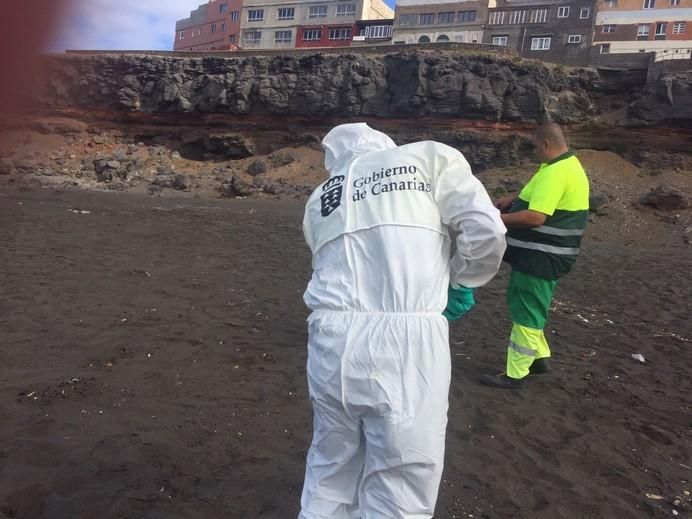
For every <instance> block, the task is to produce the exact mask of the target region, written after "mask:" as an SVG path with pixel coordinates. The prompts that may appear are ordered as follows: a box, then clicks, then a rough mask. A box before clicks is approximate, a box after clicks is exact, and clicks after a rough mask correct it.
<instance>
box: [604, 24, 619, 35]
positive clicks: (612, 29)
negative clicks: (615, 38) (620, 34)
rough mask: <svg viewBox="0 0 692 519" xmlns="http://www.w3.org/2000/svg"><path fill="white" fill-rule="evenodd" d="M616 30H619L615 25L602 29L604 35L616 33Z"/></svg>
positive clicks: (605, 26)
mask: <svg viewBox="0 0 692 519" xmlns="http://www.w3.org/2000/svg"><path fill="white" fill-rule="evenodd" d="M615 29H617V25H614V24H606V25H604V26H603V27H602V29H601V30H602V31H603V32H604V33H609V32H615Z"/></svg>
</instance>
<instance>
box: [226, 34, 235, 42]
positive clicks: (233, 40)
mask: <svg viewBox="0 0 692 519" xmlns="http://www.w3.org/2000/svg"><path fill="white" fill-rule="evenodd" d="M228 41H229V42H230V43H235V34H229V35H228Z"/></svg>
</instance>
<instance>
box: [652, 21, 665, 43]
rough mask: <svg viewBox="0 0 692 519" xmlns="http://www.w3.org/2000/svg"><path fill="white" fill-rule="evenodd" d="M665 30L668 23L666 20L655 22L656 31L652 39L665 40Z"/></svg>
mask: <svg viewBox="0 0 692 519" xmlns="http://www.w3.org/2000/svg"><path fill="white" fill-rule="evenodd" d="M667 30H668V24H667V23H666V22H661V23H657V24H656V32H655V34H654V40H665V39H666V31H667Z"/></svg>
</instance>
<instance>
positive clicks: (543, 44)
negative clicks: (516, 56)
mask: <svg viewBox="0 0 692 519" xmlns="http://www.w3.org/2000/svg"><path fill="white" fill-rule="evenodd" d="M548 49H550V38H549V37H548V38H545V37H541V38H531V50H548Z"/></svg>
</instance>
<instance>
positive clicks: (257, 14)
mask: <svg viewBox="0 0 692 519" xmlns="http://www.w3.org/2000/svg"><path fill="white" fill-rule="evenodd" d="M262 20H264V9H249V10H248V12H247V21H248V22H261V21H262Z"/></svg>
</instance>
